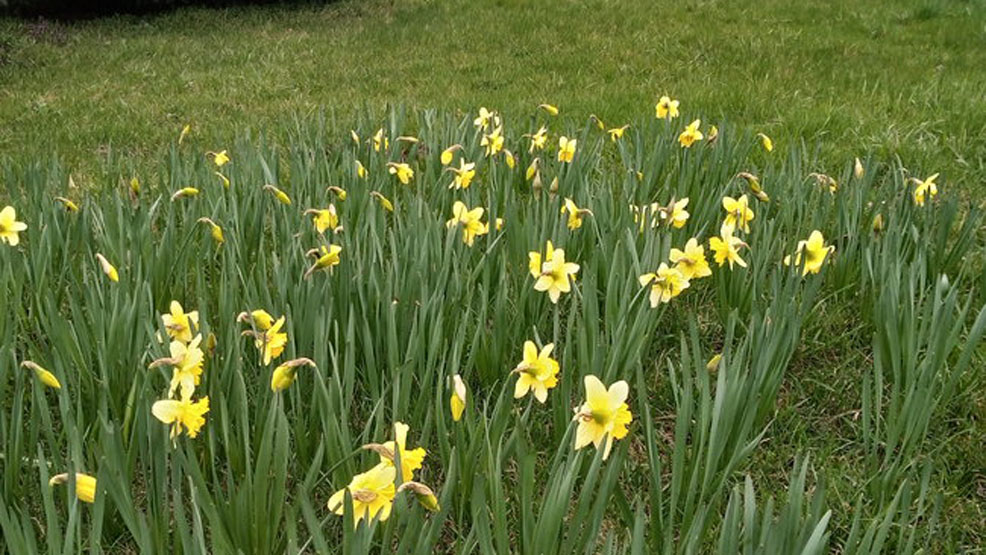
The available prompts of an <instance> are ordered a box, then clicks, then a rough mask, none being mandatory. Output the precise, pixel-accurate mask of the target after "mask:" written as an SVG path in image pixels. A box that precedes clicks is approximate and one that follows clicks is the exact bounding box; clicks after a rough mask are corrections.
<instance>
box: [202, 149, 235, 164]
mask: <svg viewBox="0 0 986 555" xmlns="http://www.w3.org/2000/svg"><path fill="white" fill-rule="evenodd" d="M206 154H208V155H210V156H212V163H213V164H215V165H216V167H217V168H221V167H223V166H225V165H226V164H228V163H229V155H228V154H226V151H225V150H220V151H219V152H211V151H210V152H206Z"/></svg>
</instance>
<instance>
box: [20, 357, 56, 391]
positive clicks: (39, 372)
mask: <svg viewBox="0 0 986 555" xmlns="http://www.w3.org/2000/svg"><path fill="white" fill-rule="evenodd" d="M21 367H22V368H27V369H29V370H33V371H34V375H35V376H37V377H38V380H40V381H41V383H43V384H44V385H46V386H48V387H50V388H52V389H61V388H62V384H61V382H59V381H58V378H56V377H55V375H54V374H52V373H51V372H49V371H47V370H45V369H44V368H42V367H41V365H39V364H37V363H36V362H34V361H31V360H25V361H24V362H21Z"/></svg>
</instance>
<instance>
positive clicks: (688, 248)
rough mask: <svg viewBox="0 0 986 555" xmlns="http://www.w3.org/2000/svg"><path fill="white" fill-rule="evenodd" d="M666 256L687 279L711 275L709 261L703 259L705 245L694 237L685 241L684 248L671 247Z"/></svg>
mask: <svg viewBox="0 0 986 555" xmlns="http://www.w3.org/2000/svg"><path fill="white" fill-rule="evenodd" d="M668 258H669V259H670V260H671V263H672V264H674V265H675V266H674V267H675V269H676V270H678V271H679V272H681V275H682V276H684V278H685V279H687V280H692V279H696V278H703V277H708V276H711V275H712V270H711V269H710V268H709V262H708V261H707V260H706V259H705V247H703V246H702V245H701V244H700V243H699V242H698V239H696V238H694V237H692V238H691V239H689V240H688V242H687V243H685V250H678V249H674V248H673V249H671V254H670V255H668Z"/></svg>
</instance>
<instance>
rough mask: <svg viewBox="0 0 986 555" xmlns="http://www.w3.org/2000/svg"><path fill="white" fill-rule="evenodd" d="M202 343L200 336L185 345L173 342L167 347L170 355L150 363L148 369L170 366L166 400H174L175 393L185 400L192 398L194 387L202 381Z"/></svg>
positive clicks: (176, 341)
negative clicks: (169, 380)
mask: <svg viewBox="0 0 986 555" xmlns="http://www.w3.org/2000/svg"><path fill="white" fill-rule="evenodd" d="M201 343H202V335H201V334H199V335H196V336H195V338H194V339H192V340H191V341H190V342H189V343H188V344H187V345H186V344H185V343H183V342H181V341H178V340H175V341H172V342H171V343H170V344H169V345H168V350H169V352H170V354H171V356H170V357H167V358H159V359H157V360H155V361H154V362H152V363H151V364H150V366H149V368H157V367H158V366H164V365H168V366H172V367H173V369H172V373H171V384H170V385H169V386H168V398H169V399H174V398H175V392H176V391H179V392H180V394H181V398H183V399H186V398H189V397H191V396H192V393H193V392H194V391H195V386H197V385H199V382H200V380H201V379H202V364H203V363H204V361H205V353H203V352H202V349H201V348H199V345H200V344H201Z"/></svg>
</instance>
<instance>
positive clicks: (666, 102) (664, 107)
mask: <svg viewBox="0 0 986 555" xmlns="http://www.w3.org/2000/svg"><path fill="white" fill-rule="evenodd" d="M679 104H680V103H679V102H678V101H677V100H671V97H670V96H662V97H661V98H660V99H659V100H658V101H657V106H655V107H654V112H655V115H656V116H657V119H666V120H672V119H674V118H676V117H678V105H679Z"/></svg>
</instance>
